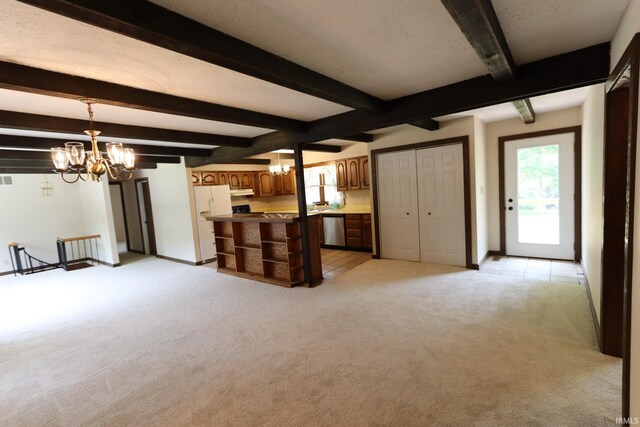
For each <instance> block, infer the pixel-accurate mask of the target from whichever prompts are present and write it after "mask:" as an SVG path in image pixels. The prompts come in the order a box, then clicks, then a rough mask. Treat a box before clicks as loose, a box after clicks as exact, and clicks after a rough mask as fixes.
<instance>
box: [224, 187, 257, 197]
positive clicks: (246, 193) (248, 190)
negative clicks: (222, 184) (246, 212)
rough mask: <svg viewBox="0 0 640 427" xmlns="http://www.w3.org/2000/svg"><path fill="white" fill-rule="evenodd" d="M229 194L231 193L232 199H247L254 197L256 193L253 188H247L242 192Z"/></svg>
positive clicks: (232, 191) (234, 191)
mask: <svg viewBox="0 0 640 427" xmlns="http://www.w3.org/2000/svg"><path fill="white" fill-rule="evenodd" d="M229 193H231V197H247V196H253V195H254V192H253V190H252V189H251V188H245V189H242V190H231V191H230V192H229Z"/></svg>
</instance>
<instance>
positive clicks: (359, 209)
mask: <svg viewBox="0 0 640 427" xmlns="http://www.w3.org/2000/svg"><path fill="white" fill-rule="evenodd" d="M276 212H277V213H289V214H291V213H296V214H297V213H298V209H295V208H291V209H274V210H267V211H266V213H276ZM307 213H308V214H323V213H326V214H370V213H371V206H369V205H347V206H345V207H343V208H339V209H323V210H318V211H316V210H313V211H308V212H307Z"/></svg>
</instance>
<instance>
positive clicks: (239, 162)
mask: <svg viewBox="0 0 640 427" xmlns="http://www.w3.org/2000/svg"><path fill="white" fill-rule="evenodd" d="M219 164H223V165H270V164H271V160H269V159H237V160H233V161H229V162H226V163H225V162H223V163H219Z"/></svg>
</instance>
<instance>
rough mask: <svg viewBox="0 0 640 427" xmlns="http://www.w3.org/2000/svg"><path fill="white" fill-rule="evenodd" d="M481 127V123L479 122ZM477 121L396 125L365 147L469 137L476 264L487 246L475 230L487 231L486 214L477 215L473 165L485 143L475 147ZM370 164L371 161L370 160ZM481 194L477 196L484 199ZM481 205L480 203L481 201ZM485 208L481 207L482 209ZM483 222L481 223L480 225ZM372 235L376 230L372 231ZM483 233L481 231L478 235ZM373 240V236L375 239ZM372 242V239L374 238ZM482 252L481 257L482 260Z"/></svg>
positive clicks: (375, 148) (481, 153) (374, 148)
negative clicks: (432, 125) (432, 127)
mask: <svg viewBox="0 0 640 427" xmlns="http://www.w3.org/2000/svg"><path fill="white" fill-rule="evenodd" d="M478 125H479V126H481V124H480V123H478ZM475 126H476V119H475V118H474V117H464V118H461V119H456V120H450V121H446V122H441V123H440V129H438V130H437V131H428V130H424V129H420V128H417V127H415V126H409V125H404V126H396V127H393V128H389V129H388V131H387V132H383V133H380V134H378V135H376V139H375V141H373V142H371V143H369V144H368V147H369V150H377V149H380V148H389V147H400V146H403V145H409V144H415V143H419V142H426V141H435V140H439V139H445V138H454V137H461V136H468V137H469V161H470V173H471V262H472V263H474V264H477V263H478V262H479V259H478V258H479V256H478V255H479V250H482V248H483V247H486V244H484V242H483V243H481V244H479V240H478V236H479V234H478V229H484V228H486V221H485V220H486V213H485V212H484V211H483V212H482V213H478V207H477V204H478V198H479V196H478V191H477V189H478V188H479V187H481V186H482V184H483V183H482V179H484V178H481V179H480V184H479V183H478V178H477V176H476V174H477V173H478V165H477V164H476V162H477V160H478V159H482V158H483V157H484V156H485V154H484V144H483V142H482V141H481V142H480V146H479V147H476V143H475V138H476V131H475ZM371 162H373V159H371ZM479 169H480V173H479V175H480V176H481V177H484V174H483V172H482V171H483V170H484V165H481V166H480V167H479ZM483 197H484V195H482V196H480V198H483ZM480 204H481V205H482V202H480ZM481 209H484V208H481ZM480 221H482V222H480ZM373 232H374V233H375V230H374V231H373ZM481 233H483V232H481ZM374 237H375V236H374ZM374 240H375V239H374ZM483 256H484V253H482V254H481V255H480V257H483Z"/></svg>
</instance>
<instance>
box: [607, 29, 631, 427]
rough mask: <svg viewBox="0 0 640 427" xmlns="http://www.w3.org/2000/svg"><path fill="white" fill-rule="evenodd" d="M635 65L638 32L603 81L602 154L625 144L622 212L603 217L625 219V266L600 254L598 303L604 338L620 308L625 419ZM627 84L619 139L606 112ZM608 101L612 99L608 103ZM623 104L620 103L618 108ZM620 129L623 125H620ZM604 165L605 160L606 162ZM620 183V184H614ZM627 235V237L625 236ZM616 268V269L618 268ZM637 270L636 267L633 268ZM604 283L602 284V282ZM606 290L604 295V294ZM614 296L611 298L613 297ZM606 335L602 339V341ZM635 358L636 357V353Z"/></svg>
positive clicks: (628, 385)
mask: <svg viewBox="0 0 640 427" xmlns="http://www.w3.org/2000/svg"><path fill="white" fill-rule="evenodd" d="M638 67H640V33H636V34H635V36H634V37H633V39H632V40H631V42H630V43H629V46H627V49H626V50H625V51H624V53H623V54H622V57H621V58H620V60H619V61H618V63H617V64H616V66H615V67H614V69H613V71H612V72H611V75H610V76H609V79H608V80H607V82H606V86H605V88H606V90H605V141H604V144H605V156H606V153H607V151H608V147H609V145H608V144H613V143H615V142H616V141H617V142H623V144H624V146H623V147H621V148H622V150H620V152H623V153H624V154H625V156H624V157H625V158H624V160H625V161H624V163H625V164H624V165H619V167H624V168H625V177H624V178H625V179H624V181H625V182H624V186H625V196H624V199H625V200H624V208H623V210H624V212H619V214H620V215H618V216H616V218H611V219H607V218H606V217H605V218H604V224H603V226H604V227H605V229H606V227H607V222H608V221H613V222H616V221H617V222H620V221H622V222H624V232H623V233H622V236H619V237H617V241H616V242H613V243H614V244H616V245H621V246H622V248H623V249H622V252H623V254H622V258H623V265H624V267H623V268H622V269H621V270H622V271H614V272H613V274H611V275H608V274H607V275H606V276H605V272H604V268H605V264H604V260H605V259H604V253H603V264H602V267H603V276H602V285H603V286H602V292H603V295H602V302H603V304H602V305H601V313H600V316H601V323H602V325H601V328H602V330H601V335H602V336H603V337H605V334H614V335H615V333H616V332H617V333H619V329H620V324H619V323H618V325H617V328H616V325H615V324H614V325H611V326H606V325H605V322H604V321H603V319H604V315H605V313H604V311H605V310H606V311H607V313H610V314H615V313H616V312H619V311H620V309H622V319H621V321H622V416H623V417H626V418H628V417H629V416H630V410H631V408H630V406H631V333H632V331H631V308H632V307H631V297H632V283H633V282H632V278H633V240H634V227H635V224H634V215H635V214H634V205H635V180H636V150H637V138H638V90H639V87H640V76H639V75H638ZM621 87H626V88H627V90H628V93H627V97H626V98H627V99H626V100H625V101H624V102H625V103H626V106H627V108H628V110H627V120H626V123H625V124H624V125H626V126H625V127H624V130H625V131H626V135H624V138H623V139H620V140H618V139H617V138H616V137H615V135H614V132H613V131H614V130H615V129H614V128H613V127H612V126H611V125H612V123H613V124H616V123H617V124H621V125H622V123H620V119H619V117H618V116H615V117H612V116H614V110H613V109H612V110H611V111H608V109H609V108H612V107H613V106H614V105H615V103H614V102H615V101H614V97H612V95H614V94H615V91H616V89H618V88H621ZM610 102H613V103H612V104H610ZM620 106H624V104H622V103H620V104H619V105H618V107H620ZM620 129H622V128H620ZM605 165H606V163H605ZM606 174H607V169H606V167H605V170H604V173H603V176H604V177H605V178H606ZM617 185H618V186H619V185H620V183H617ZM603 190H604V194H603V196H604V201H605V205H604V211H603V213H604V215H606V213H607V212H609V213H611V209H612V207H611V206H610V205H608V203H607V194H609V193H611V194H614V192H615V190H616V188H615V187H614V183H612V182H609V184H607V180H606V179H604V187H603ZM625 235H626V238H625ZM618 270H619V269H618ZM636 271H637V270H636ZM605 282H606V283H607V286H606V287H605V286H604V284H605ZM605 292H607V295H605ZM612 292H613V293H616V294H617V295H618V296H621V297H622V298H621V299H622V307H620V306H619V304H620V302H619V300H620V299H618V301H617V302H615V301H614V303H606V302H605V298H607V296H608V295H609V294H611V293H612ZM615 299H616V298H615V296H614V300H615ZM604 339H605V338H603V341H604ZM603 346H604V344H603ZM636 357H637V356H636Z"/></svg>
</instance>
